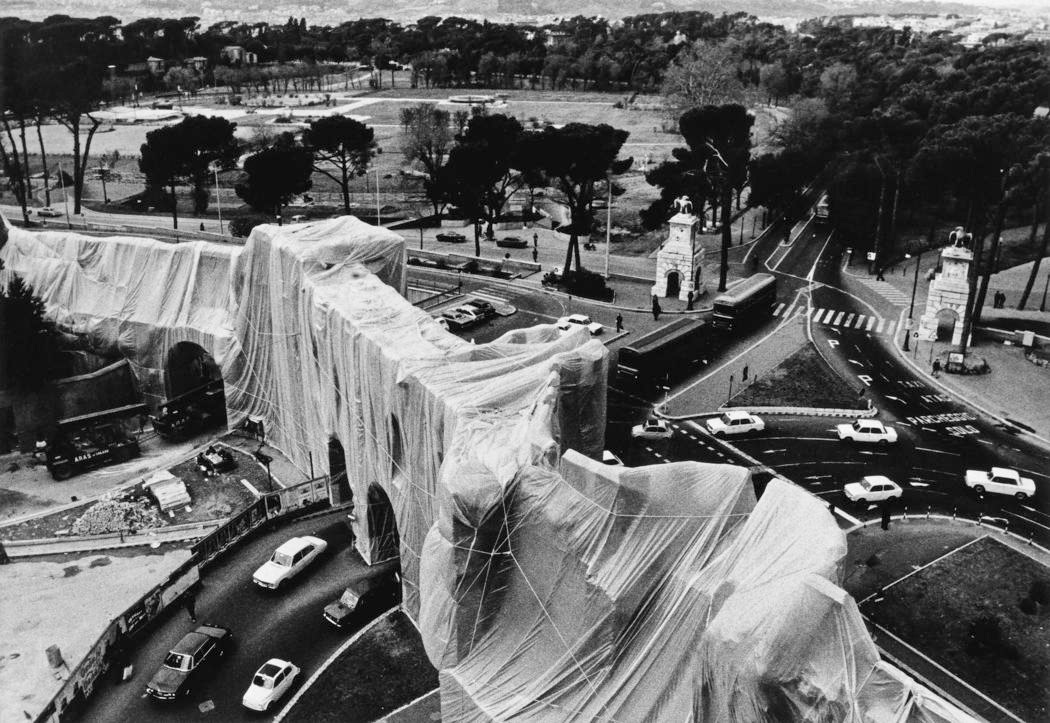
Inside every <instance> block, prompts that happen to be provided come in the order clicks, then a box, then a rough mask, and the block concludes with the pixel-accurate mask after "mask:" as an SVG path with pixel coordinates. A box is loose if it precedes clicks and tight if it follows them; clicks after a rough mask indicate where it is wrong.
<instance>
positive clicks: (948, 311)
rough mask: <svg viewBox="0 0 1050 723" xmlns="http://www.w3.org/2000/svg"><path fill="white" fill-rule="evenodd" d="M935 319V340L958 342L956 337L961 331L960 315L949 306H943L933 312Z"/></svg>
mask: <svg viewBox="0 0 1050 723" xmlns="http://www.w3.org/2000/svg"><path fill="white" fill-rule="evenodd" d="M934 316H935V317H936V319H937V336H936V340H937V341H950V342H952V343H958V342H957V337H958V335H959V334H961V333H962V329H961V326H962V315H961V314H960V313H959V312H958V311H956V310H955V309H953V308H952V307H950V306H944V307H941V308H940V309H938V310H937V313H936V314H934Z"/></svg>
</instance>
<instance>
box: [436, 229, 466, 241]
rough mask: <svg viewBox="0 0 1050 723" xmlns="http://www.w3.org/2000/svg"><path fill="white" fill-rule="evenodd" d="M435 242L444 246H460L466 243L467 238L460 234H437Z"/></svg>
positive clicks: (452, 232) (451, 232) (453, 232)
mask: <svg viewBox="0 0 1050 723" xmlns="http://www.w3.org/2000/svg"><path fill="white" fill-rule="evenodd" d="M437 240H438V241H440V242H441V243H446V244H462V243H466V242H467V237H466V236H464V235H463V234H461V233H456V232H455V231H450V232H449V233H439V234H438V235H437Z"/></svg>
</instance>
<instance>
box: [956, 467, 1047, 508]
mask: <svg viewBox="0 0 1050 723" xmlns="http://www.w3.org/2000/svg"><path fill="white" fill-rule="evenodd" d="M966 486H967V487H969V488H970V489H972V490H973V491H974V492H976V493H977V494H979V495H980V494H984V493H985V492H992V493H994V494H997V495H1010V496H1012V497H1016V498H1017V499H1019V500H1026V499H1028V498H1029V497H1032V496H1033V495H1035V482H1033V481H1032V480H1031V479H1030V478H1028V477H1022V476H1021V475H1020V474H1019V473H1018V472H1017V470H1013V469H1006V468H1005V467H992V469H991V471H990V472H985V471H984V470H978V469H968V470H966Z"/></svg>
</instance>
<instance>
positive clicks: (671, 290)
mask: <svg viewBox="0 0 1050 723" xmlns="http://www.w3.org/2000/svg"><path fill="white" fill-rule="evenodd" d="M666 288H667V291H666V293H665V294H664V296H665V297H666V298H668V299H677V298H678V294H679V293H680V292H681V290H682V273H681V272H680V271H679V270H678V269H671V270H670V271H668V272H667V286H666Z"/></svg>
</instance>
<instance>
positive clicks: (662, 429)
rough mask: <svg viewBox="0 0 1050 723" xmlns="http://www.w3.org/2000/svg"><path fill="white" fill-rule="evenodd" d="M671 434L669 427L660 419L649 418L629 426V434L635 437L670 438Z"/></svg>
mask: <svg viewBox="0 0 1050 723" xmlns="http://www.w3.org/2000/svg"><path fill="white" fill-rule="evenodd" d="M671 435H672V432H671V428H670V427H669V426H667V422H665V421H664V420H662V419H656V418H649V419H647V420H645V421H644V422H642V423H641V424H636V425H634V426H633V427H631V436H632V437H634V438H635V439H670V438H671Z"/></svg>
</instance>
